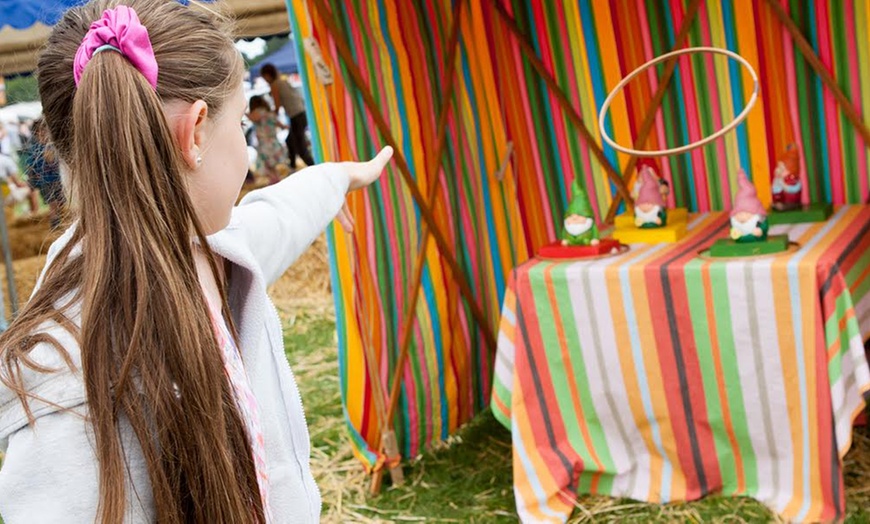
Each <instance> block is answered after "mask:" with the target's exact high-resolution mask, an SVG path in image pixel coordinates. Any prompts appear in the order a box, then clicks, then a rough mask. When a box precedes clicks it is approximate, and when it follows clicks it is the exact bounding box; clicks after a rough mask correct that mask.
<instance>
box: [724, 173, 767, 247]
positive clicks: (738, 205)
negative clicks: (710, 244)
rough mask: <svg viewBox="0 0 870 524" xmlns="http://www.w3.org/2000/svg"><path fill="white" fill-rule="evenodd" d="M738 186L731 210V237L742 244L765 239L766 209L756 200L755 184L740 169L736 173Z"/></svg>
mask: <svg viewBox="0 0 870 524" xmlns="http://www.w3.org/2000/svg"><path fill="white" fill-rule="evenodd" d="M738 182H739V184H740V187H739V188H738V190H737V196H736V197H735V198H734V208H733V209H732V210H731V238H732V239H733V240H735V241H736V242H738V243H740V244H743V243H748V242H761V241H764V240H767V230H768V228H769V225H768V223H767V211H766V210H765V209H764V206H762V205H761V201H760V200H758V193H757V192H756V191H755V186H754V185H753V184H752V182H750V181H749V178H747V176H746V173H745V172H744V171H743V170H742V169H741V170H740V173H739V174H738Z"/></svg>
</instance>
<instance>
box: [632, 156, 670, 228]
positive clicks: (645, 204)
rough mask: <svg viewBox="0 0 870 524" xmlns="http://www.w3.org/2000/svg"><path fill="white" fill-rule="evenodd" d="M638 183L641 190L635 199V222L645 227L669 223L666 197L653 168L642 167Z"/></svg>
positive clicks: (640, 226)
mask: <svg viewBox="0 0 870 524" xmlns="http://www.w3.org/2000/svg"><path fill="white" fill-rule="evenodd" d="M637 183H638V184H640V190H639V191H638V194H637V198H636V199H635V201H634V224H635V225H636V226H637V227H639V228H643V229H650V228H655V227H662V226H665V225H667V223H668V212H667V209H666V208H665V199H664V198H662V193H661V191H660V190H659V183H658V180H656V177H655V175H654V174H653V171H652V169H650V168H649V167H643V168H641V170H640V179H639V180H638V181H637Z"/></svg>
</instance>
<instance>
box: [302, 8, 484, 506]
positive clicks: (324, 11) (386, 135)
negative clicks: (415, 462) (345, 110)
mask: <svg viewBox="0 0 870 524" xmlns="http://www.w3.org/2000/svg"><path fill="white" fill-rule="evenodd" d="M311 3H312V4H313V6H314V8H315V10H316V11H317V13H318V15H319V16H320V18H321V20H322V21H323V23H324V24H325V25H326V27H327V29H328V30H329V32H330V33H331V34H332V37H333V41H334V43H335V47H336V50H337V51H338V54H339V57H340V58H341V59H342V61H343V62H344V64H345V67H346V68H347V71H348V74H349V75H350V79H351V82H353V84H354V85H355V87H356V89H357V90H358V92H359V94H360V95H361V96H362V98H363V102H364V104H365V106H366V108H367V109H368V111H369V113H370V114H371V116H372V119H373V120H374V122H375V126H376V127H377V128H378V131H379V132H380V134H381V136H382V137H383V139H384V141H385V142H386V143H387V144H388V145H390V146H392V147H393V150H394V154H393V159H394V160H395V161H396V166H397V167H398V169H399V173H400V174H401V176H402V179H403V180H404V182H405V184H406V185H407V186H408V189H409V190H410V191H411V196H412V197H413V199H414V201H415V203H416V204H417V206H418V207H419V209H420V214H421V216H422V217H423V220H424V224H425V229H424V231H425V232H426V233H427V235H426V236H427V237H428V234H431V236H432V238H433V239H434V240H435V243H436V245H437V247H438V249H439V251H440V253H441V256H442V257H443V258H444V260H445V262H446V263H447V265H448V267H449V268H450V270H451V272H452V273H453V278H454V279H455V280H456V283H457V284H458V285H459V291H460V293H461V294H462V296H463V297H464V298H465V300H466V301H467V302H468V304H469V307H470V308H471V314H472V316H473V317H474V319H475V321H476V322H477V324H478V326H479V328H480V330H481V332H482V334H483V336H484V340H485V342H486V344H487V346H488V347H489V349H490V351H495V336H494V334H493V331H492V328H491V327H490V325H489V323H488V322H487V320H486V318H485V317H484V315H483V312H482V310H481V309H480V306H479V304H477V302H476V301H475V299H474V295H473V293H472V292H471V286H470V285H469V284H468V280H467V279H466V276H465V274H464V273H463V272H462V269H461V268H460V267H459V264H458V263H457V262H456V258H455V257H454V256H453V254H452V252H451V247H450V245H449V244H448V242H447V240H446V238H445V235H444V233H443V232H442V231H441V229H440V228H439V226H438V224H437V222H436V221H435V217H434V215H433V213H432V207H431V206H432V203H434V196H435V191H434V188H433V189H432V190H431V191H430V192H429V194H428V196H429V197H430V199H431V200H432V203H430V202H428V201H426V200H425V199H424V197H423V195H422V194H421V192H420V188H419V186H418V185H417V183H416V181H415V180H414V178H413V176H412V175H411V172H410V169H409V168H408V164H407V162H406V160H405V158H404V156H403V155H402V153H401V149H400V148H399V147H398V144H397V142H396V140H395V138H394V137H393V134H392V132H391V131H390V128H389V126H388V125H387V123H386V121H385V120H384V117H383V115H381V113H380V111H379V110H378V107H377V104H376V103H375V100H374V97H373V96H372V93H371V90H370V89H369V87H368V86H367V85H366V83H365V81H364V80H363V77H362V74H361V73H360V71H359V68H358V67H357V66H356V64H355V63H354V58H353V55H352V53H351V52H350V47H349V45H348V43H347V40H346V39H345V37H344V34H343V33H342V32H341V30H340V29H339V27H338V24H337V23H336V22H335V19H334V18H333V17H332V14H331V12H330V11H329V8H328V7H327V6H326V3H325V2H324V0H311ZM454 62H455V60H454ZM450 82H452V79H451V80H450ZM443 113H444V108H442V115H441V117H440V118H439V120H440V119H441V118H443V119H444V120H446V115H444V114H443ZM441 134H443V131H442V133H440V134H439V136H440V135H441ZM439 142H441V143H442V145H441V146H440V149H443V138H439ZM440 156H441V155H440V153H439V154H438V157H440ZM433 162H439V163H440V159H439V160H435V161H433ZM436 169H437V164H436ZM434 178H435V180H437V175H436V176H435V177H434ZM432 185H433V186H434V184H432ZM424 251H425V245H424V246H422V249H421V252H424ZM421 270H422V268H421ZM416 295H417V293H415V294H414V297H416ZM411 316H413V311H412V313H411ZM407 331H410V326H409V329H408V330H407ZM406 336H408V335H403V338H404V337H406ZM405 352H406V353H407V350H406V351H405ZM400 356H401V353H400ZM406 359H407V354H406ZM402 367H404V364H402V366H401V367H397V368H396V371H397V372H398V373H399V376H401V368H402ZM370 379H372V380H378V377H377V375H375V376H370ZM394 388H396V386H394ZM375 407H376V414H378V418H379V419H380V420H379V423H380V425H381V428H382V435H381V445H382V448H383V449H384V451H385V454H386V455H387V457H388V459H389V458H390V457H395V456H397V455H398V446H397V443H396V438H395V433H394V432H393V429H392V424H391V422H390V421H391V420H392V417H391V416H389V415H386V414H385V415H384V418H381V416H380V413H378V411H379V410H378V406H377V403H376V406H375ZM391 411H393V412H394V411H395V408H393V409H392V410H391ZM388 413H389V411H388ZM390 473H391V475H392V476H393V480H394V481H395V482H397V483H398V482H401V481H402V474H401V468H398V467H396V468H390ZM382 476H383V472H382V470H378V471H376V472H375V475H374V476H373V478H372V485H371V488H370V489H371V491H372V492H373V493H377V492H378V491H379V490H380V486H381V481H382Z"/></svg>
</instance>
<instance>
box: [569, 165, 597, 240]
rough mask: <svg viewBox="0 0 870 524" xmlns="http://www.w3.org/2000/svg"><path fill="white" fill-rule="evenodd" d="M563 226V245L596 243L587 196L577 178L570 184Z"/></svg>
mask: <svg viewBox="0 0 870 524" xmlns="http://www.w3.org/2000/svg"><path fill="white" fill-rule="evenodd" d="M564 225H565V227H564V228H563V229H562V245H563V246H596V245H598V227H597V226H596V225H595V216H594V214H593V213H592V206H591V205H589V196H587V195H586V190H585V189H583V187H582V186H581V185H580V183H579V182H578V181H577V179H576V178H575V179H574V183H573V184H571V203H570V204H569V205H568V209H567V210H566V211H565V224H564Z"/></svg>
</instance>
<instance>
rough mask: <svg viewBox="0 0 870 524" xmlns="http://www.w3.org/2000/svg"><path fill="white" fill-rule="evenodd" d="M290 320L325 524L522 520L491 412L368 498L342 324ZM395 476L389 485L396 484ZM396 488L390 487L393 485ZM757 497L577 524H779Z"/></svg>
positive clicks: (851, 516)
mask: <svg viewBox="0 0 870 524" xmlns="http://www.w3.org/2000/svg"><path fill="white" fill-rule="evenodd" d="M284 316H285V342H286V346H287V355H288V358H289V360H290V362H291V364H292V366H293V370H294V372H295V373H296V378H297V381H298V382H299V385H300V389H301V391H302V397H303V401H304V403H305V409H306V416H307V417H308V421H309V426H310V431H311V440H312V467H313V470H314V474H315V476H316V477H317V481H318V484H319V485H320V487H321V490H322V492H323V521H324V522H423V521H426V522H463V523H465V522H468V523H490V522H516V521H517V516H516V511H515V509H514V497H513V488H512V481H511V440H510V433H509V432H508V430H506V429H505V428H504V427H502V426H501V424H499V423H498V422H497V421H496V420H495V419H494V418H493V416H492V415H491V414H490V413H489V412H486V413H483V414H481V415H480V416H478V417H477V418H476V419H475V420H474V421H472V422H471V423H470V424H469V425H467V426H466V427H465V428H464V429H463V430H462V431H461V432H460V433H459V435H457V436H455V437H453V438H452V439H451V440H450V442H448V443H447V444H445V445H443V446H442V447H441V448H440V449H438V450H435V451H433V452H430V453H427V454H426V455H425V456H423V457H422V458H418V459H417V460H414V461H412V462H411V463H410V464H409V465H406V467H405V477H406V483H405V484H404V485H403V486H399V487H395V488H392V487H390V488H386V489H385V490H384V491H383V492H382V494H381V495H379V496H377V497H369V496H368V495H367V494H366V490H367V489H368V485H369V484H368V477H367V476H366V475H365V473H364V472H363V471H362V467H361V466H360V465H359V463H358V462H357V460H356V459H355V458H354V457H353V456H352V455H351V452H350V449H349V448H350V446H349V444H348V443H347V441H346V438H345V436H344V435H345V431H346V430H345V428H344V423H343V420H342V410H341V402H340V399H341V397H340V391H339V382H338V364H337V360H336V344H335V334H334V329H335V325H334V321H333V320H332V319H330V318H329V317H327V316H293V315H289V316H288V315H284ZM868 464H870V431H868V430H867V428H864V429H862V430H859V431H857V432H856V434H855V438H854V444H853V451H852V452H850V453H849V455H848V456H847V457H846V493H847V511H848V512H849V513H848V517H847V519H846V522H849V523H855V524H858V523H867V522H870V510H868V508H870V470H868V469H870V468H868ZM388 477H389V476H388V475H387V479H388ZM387 482H388V480H387ZM777 521H778V519H777V517H776V516H775V515H773V514H772V513H770V511H768V510H767V508H766V507H764V506H763V505H761V504H760V503H758V502H756V501H754V500H752V499H749V498H743V497H739V498H724V497H715V496H713V497H708V498H706V499H703V500H701V501H697V502H692V503H683V504H671V505H667V506H659V505H653V504H644V503H640V502H636V501H631V500H616V499H611V498H608V497H589V496H587V497H581V499H580V501H579V503H578V507H577V509H576V510H575V512H574V515H573V516H572V518H571V520H570V522H575V523H579V522H635V523H647V522H663V523H664V522H705V523H706V522H711V523H713V522H719V523H725V522H753V523H754V522H777Z"/></svg>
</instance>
